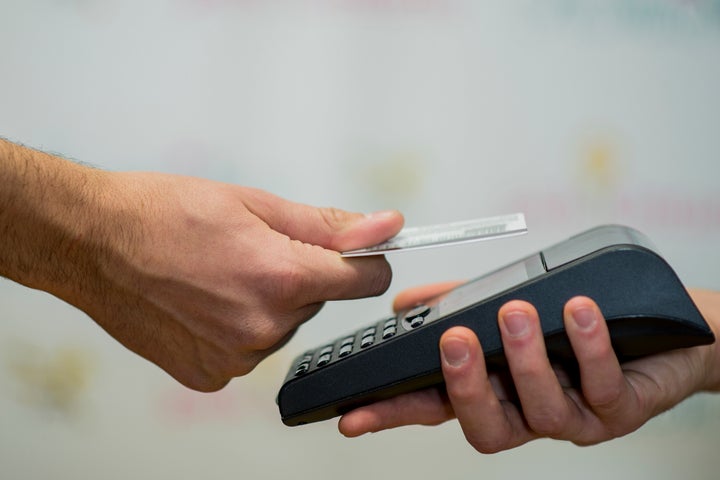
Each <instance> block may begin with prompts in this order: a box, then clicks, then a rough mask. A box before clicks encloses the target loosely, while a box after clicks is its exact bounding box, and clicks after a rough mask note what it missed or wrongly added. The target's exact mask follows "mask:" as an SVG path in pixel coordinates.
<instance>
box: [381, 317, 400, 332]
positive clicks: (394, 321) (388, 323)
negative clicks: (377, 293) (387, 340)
mask: <svg viewBox="0 0 720 480" xmlns="http://www.w3.org/2000/svg"><path fill="white" fill-rule="evenodd" d="M396 326H397V318H395V317H393V318H391V319H389V320H386V321H385V325H384V326H383V328H384V329H385V330H387V329H388V328H390V327H396Z"/></svg>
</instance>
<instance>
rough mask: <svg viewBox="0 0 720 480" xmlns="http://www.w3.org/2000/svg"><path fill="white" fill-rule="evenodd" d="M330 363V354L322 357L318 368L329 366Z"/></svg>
mask: <svg viewBox="0 0 720 480" xmlns="http://www.w3.org/2000/svg"><path fill="white" fill-rule="evenodd" d="M328 363H330V354H329V353H326V354H324V355H320V358H318V361H317V366H318V367H322V366H323V365H327V364H328Z"/></svg>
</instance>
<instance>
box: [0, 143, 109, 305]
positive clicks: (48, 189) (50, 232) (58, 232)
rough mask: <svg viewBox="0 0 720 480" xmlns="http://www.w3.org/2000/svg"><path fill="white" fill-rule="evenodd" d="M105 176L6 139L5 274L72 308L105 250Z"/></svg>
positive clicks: (0, 239) (1, 168)
mask: <svg viewBox="0 0 720 480" xmlns="http://www.w3.org/2000/svg"><path fill="white" fill-rule="evenodd" d="M104 183H105V173H104V172H101V171H99V170H94V169H91V168H87V167H84V166H81V165H77V164H75V163H73V162H70V161H67V160H64V159H62V158H59V157H55V156H52V155H49V154H46V153H43V152H39V151H36V150H32V149H29V148H25V147H22V146H19V145H15V144H13V143H10V142H7V141H5V140H0V275H2V276H5V277H8V278H10V279H12V280H14V281H16V282H19V283H21V284H23V285H26V286H29V287H32V288H37V289H41V290H45V291H48V292H51V293H53V294H55V295H57V296H59V297H61V298H63V299H65V300H67V301H69V302H71V303H74V304H77V303H78V302H79V298H77V297H78V292H83V291H85V290H87V289H88V288H90V286H89V285H85V283H87V282H88V281H89V279H90V278H92V275H88V273H89V272H90V271H91V270H93V269H97V268H98V267H97V260H98V259H99V257H100V251H101V250H102V249H103V248H104V245H103V243H104V241H103V239H104V238H107V236H108V235H107V232H104V231H103V217H104V214H103V212H102V208H101V205H103V204H104V202H103V201H102V200H103V195H104V188H103V185H104Z"/></svg>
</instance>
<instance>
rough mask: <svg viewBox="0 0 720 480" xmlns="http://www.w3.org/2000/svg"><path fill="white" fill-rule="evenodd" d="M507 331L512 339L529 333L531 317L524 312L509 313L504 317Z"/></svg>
mask: <svg viewBox="0 0 720 480" xmlns="http://www.w3.org/2000/svg"><path fill="white" fill-rule="evenodd" d="M502 320H503V321H502V323H503V325H504V326H505V331H506V332H507V333H508V334H509V335H510V336H512V337H521V336H523V335H525V334H526V333H527V331H528V327H529V325H530V317H529V316H528V314H527V313H525V312H523V311H522V310H514V311H512V312H507V313H506V314H505V315H503V317H502Z"/></svg>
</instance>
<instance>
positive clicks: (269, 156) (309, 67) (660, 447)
mask: <svg viewBox="0 0 720 480" xmlns="http://www.w3.org/2000/svg"><path fill="white" fill-rule="evenodd" d="M0 49H1V50H0V135H2V136H4V137H7V138H9V139H12V140H17V141H20V142H23V143H26V144H28V145H32V146H34V147H38V148H42V149H46V150H50V151H54V152H60V153H62V154H64V155H67V156H70V157H72V158H75V159H77V160H80V161H84V162H89V163H92V164H95V165H98V166H99V167H102V168H107V169H113V170H130V169H144V170H157V171H165V172H173V173H183V174H192V175H198V176H203V177H208V178H213V179H222V180H224V181H231V182H235V183H239V184H245V185H252V186H257V187H260V188H264V189H267V190H270V191H273V192H275V193H277V194H279V195H282V196H284V197H287V198H290V199H293V200H298V201H303V202H307V203H311V204H316V205H333V206H337V207H342V208H346V209H352V210H358V211H371V210H375V209H380V208H399V209H401V210H402V211H403V212H404V213H405V215H406V218H407V223H408V224H409V225H422V224H427V223H433V222H444V221H451V220H460V219H465V218H471V217H479V216H486V215H494V214H500V213H510V212H514V211H524V212H525V214H526V216H527V220H528V224H529V228H530V233H529V234H528V235H526V236H524V237H517V238H514V239H508V240H504V241H501V242H491V243H483V244H475V245H467V246H460V247H454V248H451V249H442V250H432V251H423V252H417V253H413V254H409V253H408V254H402V255H397V256H393V257H390V261H391V263H392V265H393V270H394V274H395V278H394V281H393V284H392V286H391V288H390V291H388V293H387V294H385V295H383V296H382V297H379V298H374V299H367V300H359V301H352V302H341V303H334V304H329V305H327V306H326V308H325V309H324V310H323V311H322V312H321V313H320V314H319V315H318V316H317V317H316V318H315V319H313V320H312V321H311V322H309V323H308V324H306V325H305V326H304V327H303V328H302V329H301V331H300V332H299V333H298V335H297V336H296V337H295V338H294V339H293V341H292V342H291V343H290V344H289V345H287V347H286V348H285V349H284V350H282V351H281V352H279V353H278V354H276V355H274V356H273V357H271V358H270V359H268V360H267V361H266V362H265V363H264V364H263V365H262V366H261V367H260V368H259V369H258V370H256V371H255V372H254V373H253V374H251V375H250V376H247V377H245V378H241V379H236V380H235V381H234V382H232V383H231V384H230V385H229V386H228V387H227V388H226V389H225V390H223V391H222V392H220V393H217V394H211V395H204V394H198V393H193V392H190V391H188V390H186V389H184V388H182V387H180V386H179V385H178V384H176V383H174V381H173V380H171V379H170V378H169V377H167V376H166V375H165V374H164V373H162V372H161V371H160V370H159V369H157V368H156V367H154V366H153V365H151V364H149V363H147V362H146V361H144V360H142V359H140V358H138V357H136V356H135V355H134V354H131V353H129V352H127V351H126V350H125V349H124V347H122V346H120V345H119V344H117V343H116V342H115V341H114V340H113V339H111V338H109V337H108V336H107V335H106V334H105V333H104V332H103V331H102V330H101V329H99V328H98V327H97V326H96V325H95V324H94V323H93V322H92V321H91V320H89V319H88V318H87V317H86V316H85V315H84V314H82V313H81V312H78V311H76V310H74V309H73V308H71V307H69V306H67V305H65V304H63V303H62V302H60V301H58V300H57V299H54V298H52V297H50V296H47V295H45V294H42V293H38V292H34V291H30V290H27V289H24V288H22V287H20V286H18V285H15V284H13V283H11V282H9V281H0V477H1V478H3V479H5V478H8V479H41V478H63V479H65V478H67V479H74V478H107V479H127V478H137V479H145V478H147V479H150V478H152V479H165V478H167V479H170V478H207V479H213V478H218V479H219V478H229V477H234V478H253V479H255V478H260V479H262V478H268V479H275V478H286V477H287V476H288V475H290V476H292V477H293V478H299V479H312V478H323V479H324V478H345V479H355V478H357V479H360V478H366V476H367V475H372V474H376V473H375V472H379V473H377V474H379V475H381V476H382V478H391V477H392V476H397V477H399V478H451V479H452V478H495V477H497V478H517V477H518V476H519V475H522V474H527V475H533V476H535V477H539V478H558V477H559V478H577V477H579V476H581V475H582V477H583V478H608V476H609V475H610V474H615V475H616V476H617V478H630V477H635V478H667V479H671V478H678V477H683V478H716V477H717V474H713V472H714V471H716V470H717V469H719V468H720V458H718V456H717V453H716V450H717V449H716V447H715V445H716V444H717V442H718V441H719V440H720V400H719V399H717V398H714V397H713V396H709V395H708V396H699V397H696V398H693V399H691V400H690V401H688V402H686V403H685V404H683V405H681V406H680V407H678V408H677V409H675V410H674V411H672V412H670V413H669V414H666V415H664V416H662V417H660V418H658V419H656V420H655V421H653V422H651V423H650V424H648V425H646V426H645V427H644V428H643V429H641V430H640V431H639V432H637V433H635V434H633V435H630V436H628V437H626V438H623V439H620V440H616V441H614V442H610V443H607V444H604V445H601V446H597V447H592V448H579V447H575V446H572V445H567V444H562V443H557V442H552V441H541V442H536V443H534V444H530V445H527V446H525V447H523V448H520V449H517V450H514V451H511V452H507V453H503V454H499V455H494V456H482V455H479V454H476V453H475V452H474V451H472V450H471V449H470V447H468V446H467V445H466V443H465V441H464V439H463V438H462V434H461V432H460V430H459V428H457V426H456V425H455V424H454V423H449V424H447V425H444V426H442V427H438V428H420V427H413V428H406V429H401V430H397V431H393V432H385V433H381V434H376V435H371V436H367V437H363V438H360V439H354V440H348V439H344V438H343V437H341V436H340V435H339V434H338V433H337V432H336V427H335V422H334V421H330V422H325V423H322V424H317V425H310V426H306V427H301V428H294V429H290V428H287V427H284V426H283V425H282V424H281V423H280V419H279V416H278V413H277V409H276V406H275V404H274V397H275V394H276V392H277V389H278V388H279V386H280V383H281V381H282V379H283V377H284V375H285V372H286V368H288V366H289V362H290V360H291V359H292V358H293V357H294V356H295V355H296V354H298V353H299V352H300V351H302V350H303V349H305V348H306V347H311V346H315V345H316V344H318V342H321V341H324V340H326V339H327V338H331V337H333V336H335V335H339V334H342V333H344V332H347V331H350V330H352V329H353V328H355V327H359V326H361V325H364V324H366V323H368V322H370V321H373V320H376V319H377V318H379V317H380V316H382V315H385V314H387V313H388V312H389V309H390V304H391V300H392V297H393V296H394V294H396V293H397V292H398V291H400V290H402V289H403V288H406V287H409V286H413V285H418V284H422V283H428V282H435V281H439V280H446V279H458V278H467V277H471V276H477V275H479V274H481V273H484V272H485V271H488V270H490V269H492V268H495V267H497V266H500V265H502V264H504V263H506V262H509V261H512V260H514V259H515V258H518V257H520V256H524V255H526V254H529V253H532V252H534V251H535V250H538V249H540V248H542V247H545V246H547V245H549V244H551V243H554V242H556V241H559V240H562V239H563V238H565V237H566V236H568V235H570V234H573V233H576V232H579V231H580V230H582V229H584V228H587V227H590V226H593V225H596V224H599V223H605V222H620V223H626V224H629V225H632V226H635V227H637V228H639V229H640V230H642V231H644V232H645V233H647V234H648V235H649V236H650V237H651V238H652V239H653V240H654V241H655V243H656V244H657V245H658V246H659V248H660V250H661V251H662V252H663V253H664V254H665V256H666V258H667V259H668V260H669V261H670V263H671V264H672V265H673V266H674V267H675V269H676V271H677V272H678V274H679V275H680V277H681V278H682V279H683V281H685V283H686V284H687V285H689V286H704V287H708V288H716V289H720V274H719V273H718V272H719V271H720V255H719V254H718V252H717V246H718V245H719V244H720V242H719V241H720V194H719V192H718V186H717V184H718V179H719V178H720V95H719V94H718V85H720V54H719V52H720V2H718V1H714V0H704V1H703V0H697V1H694V2H682V1H679V0H652V1H651V0H606V1H600V0H595V1H578V2H573V1H570V0H548V1H545V2H533V1H530V0H525V1H519V0H518V1H495V2H491V1H471V0H464V1H463V0H448V1H441V0H415V1H411V0H338V1H329V0H296V1H292V0H266V1H261V0H177V1H168V0H166V1H160V0H156V1H145V2H143V1H139V0H126V1H119V0H114V1H113V0H52V1H51V0H36V1H33V2H27V1H21V0H2V1H0ZM0 188H2V186H0ZM377 474H376V475H377Z"/></svg>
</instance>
